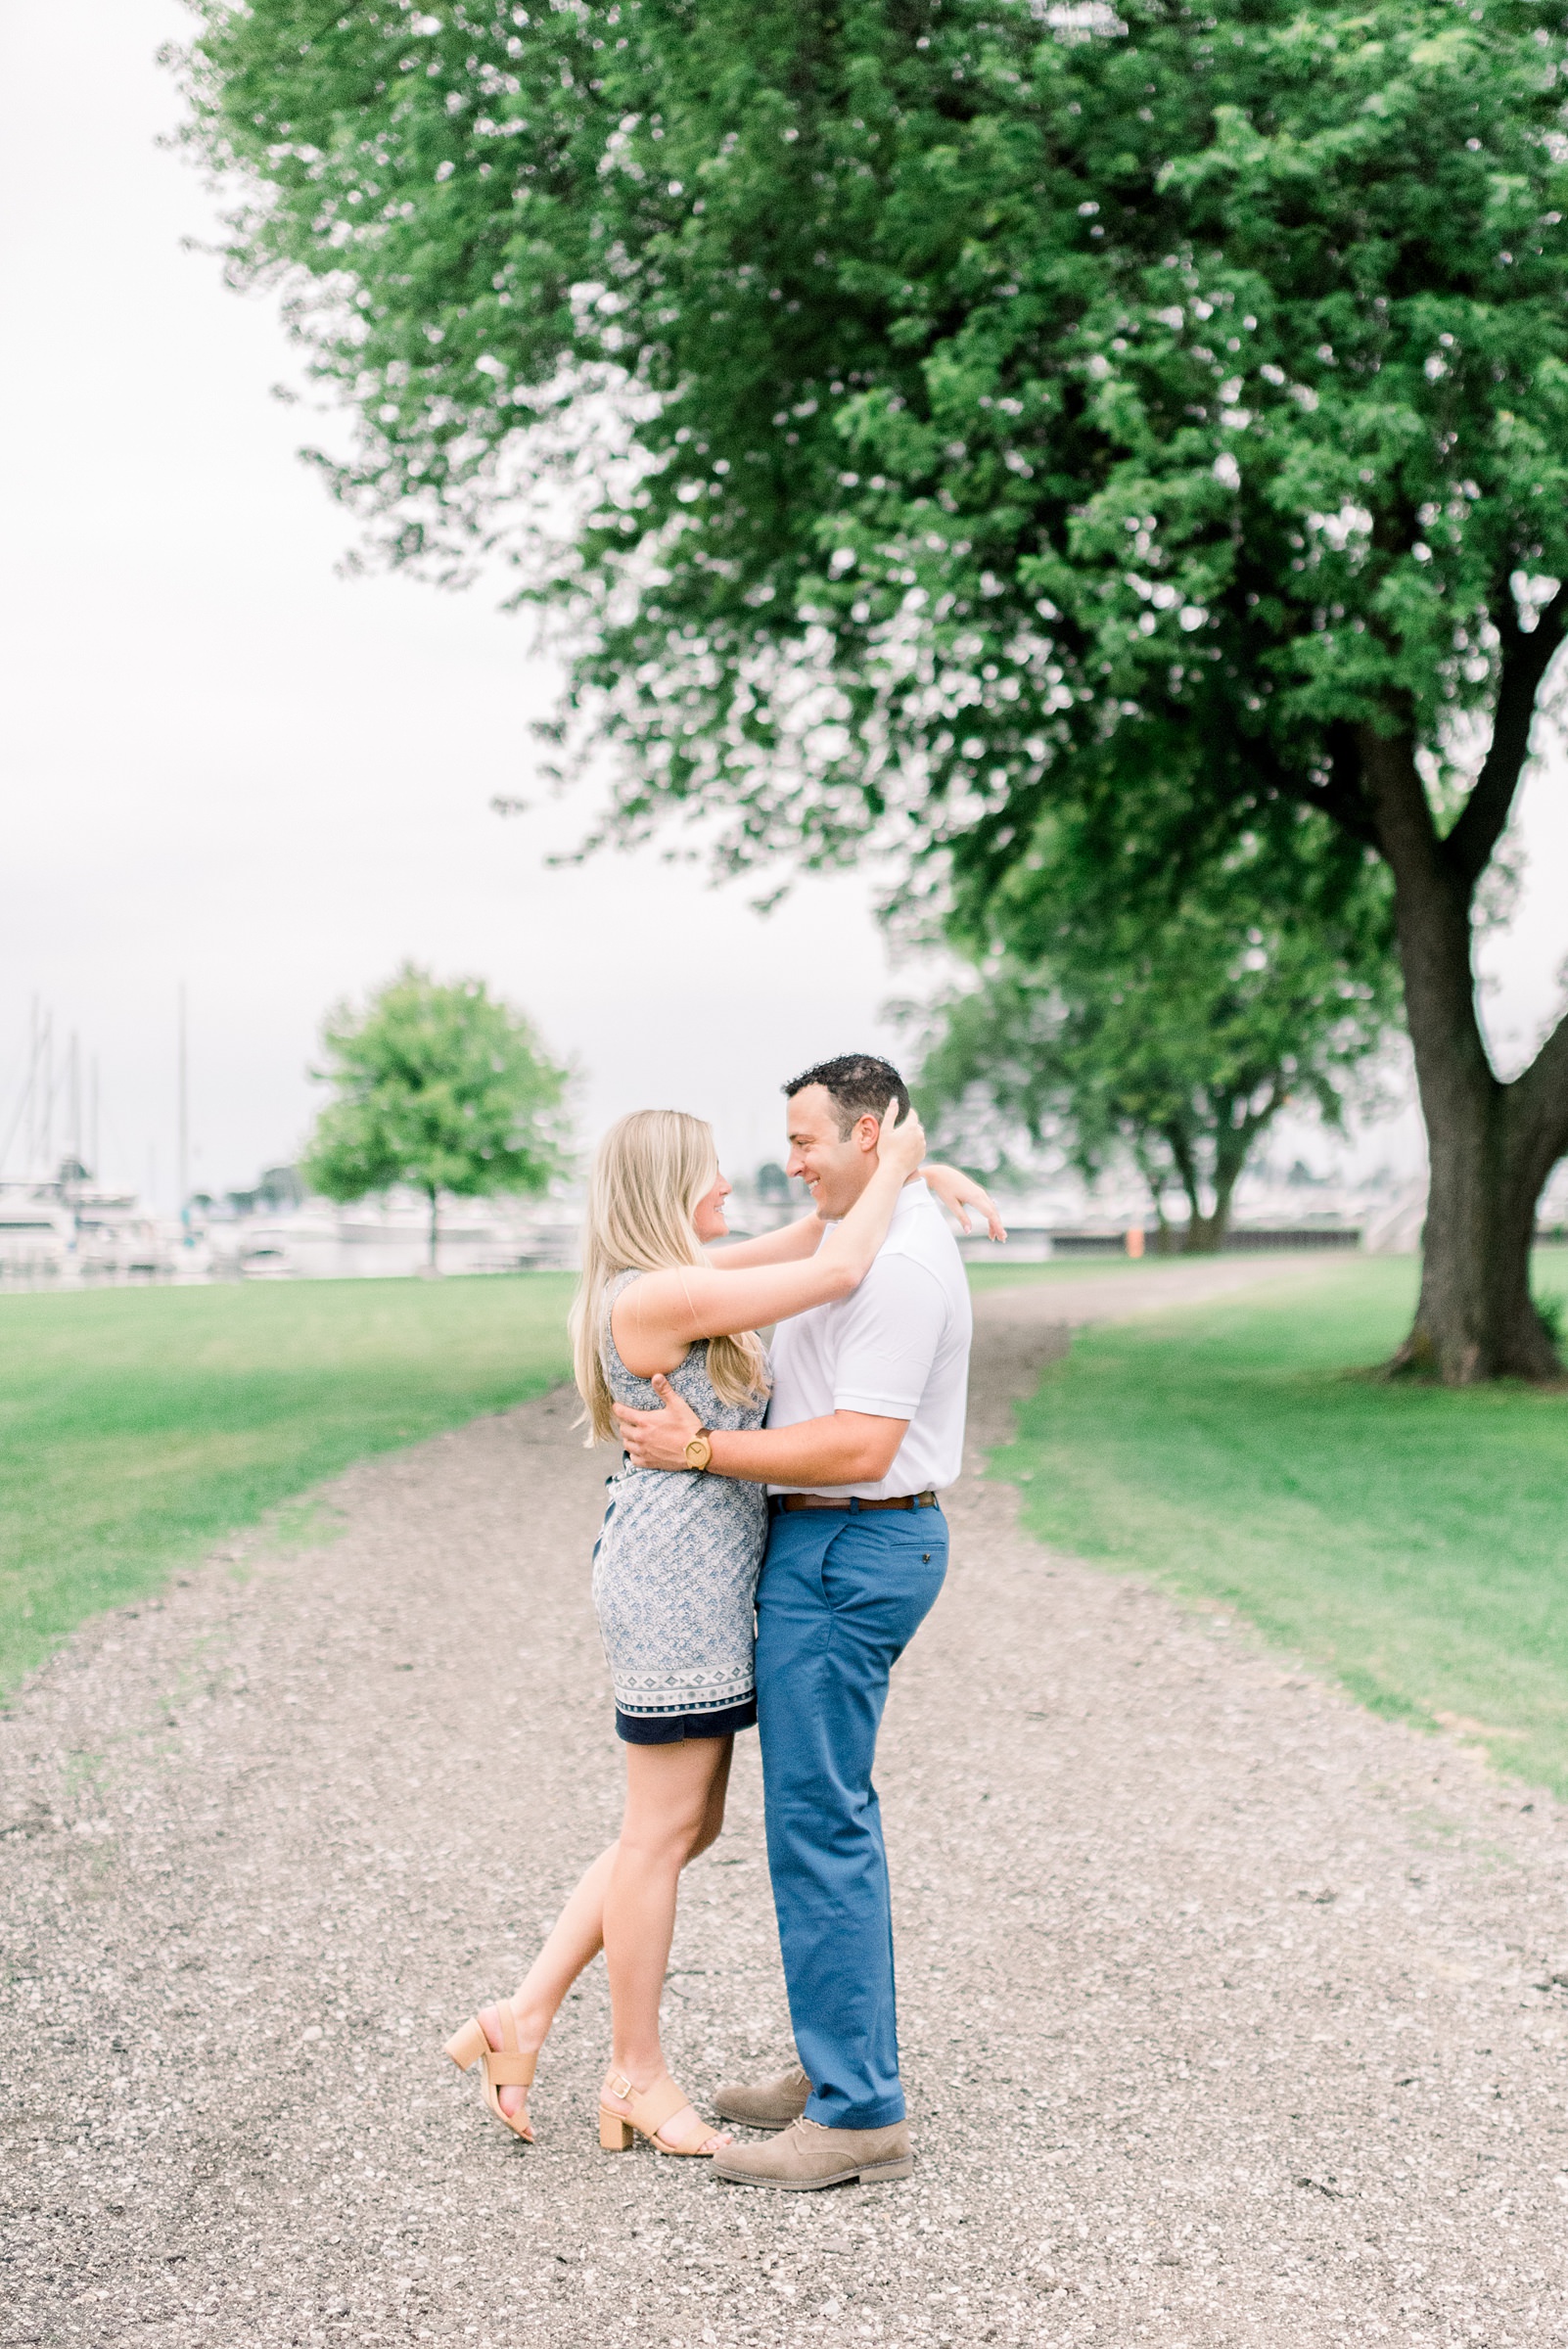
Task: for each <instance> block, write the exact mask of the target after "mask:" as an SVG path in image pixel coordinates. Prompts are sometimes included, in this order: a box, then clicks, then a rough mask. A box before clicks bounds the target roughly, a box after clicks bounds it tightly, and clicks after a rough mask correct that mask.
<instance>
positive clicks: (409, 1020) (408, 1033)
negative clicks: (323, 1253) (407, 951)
mask: <svg viewBox="0 0 1568 2349" xmlns="http://www.w3.org/2000/svg"><path fill="white" fill-rule="evenodd" d="M323 1042H324V1044H325V1047H326V1059H327V1066H326V1068H325V1069H324V1070H323V1071H322V1072H321V1076H322V1081H323V1082H326V1083H330V1084H331V1085H332V1086H333V1088H334V1090H335V1093H336V1096H337V1097H336V1099H335V1100H333V1101H331V1102H330V1103H329V1104H328V1106H327V1107H326V1108H325V1109H324V1110H323V1111H322V1113H321V1116H320V1118H319V1119H318V1120H317V1123H316V1129H315V1132H314V1134H313V1136H312V1137H311V1142H310V1147H309V1149H308V1150H307V1152H306V1153H305V1157H304V1160H303V1163H302V1167H301V1172H302V1173H303V1174H304V1176H305V1179H306V1181H307V1182H309V1183H310V1184H311V1185H312V1186H313V1187H314V1188H315V1189H316V1190H318V1191H322V1192H324V1193H325V1194H326V1196H327V1197H328V1198H329V1199H362V1198H364V1197H365V1195H366V1194H367V1193H368V1192H371V1191H384V1190H388V1189H390V1188H391V1187H392V1184H394V1183H408V1184H411V1185H412V1186H413V1187H414V1188H416V1189H418V1190H421V1191H423V1192H424V1193H425V1195H426V1197H427V1198H428V1199H429V1200H430V1202H431V1246H432V1252H433V1254H434V1250H435V1242H436V1214H437V1203H438V1199H439V1197H440V1194H441V1193H442V1192H443V1191H446V1192H454V1193H456V1194H457V1195H458V1196H460V1197H469V1198H472V1197H476V1196H482V1195H490V1194H493V1193H496V1192H500V1191H533V1192H538V1191H542V1190H544V1189H545V1188H546V1187H547V1186H548V1184H549V1183H550V1181H551V1180H552V1178H553V1177H554V1176H555V1175H556V1174H560V1173H562V1172H563V1171H564V1168H565V1165H566V1134H565V1127H564V1121H563V1118H562V1115H561V1104H562V1097H563V1093H564V1090H565V1084H566V1073H565V1071H564V1070H562V1069H559V1068H557V1067H556V1066H555V1065H554V1063H553V1062H552V1061H551V1060H550V1059H549V1058H548V1057H547V1056H546V1054H545V1052H544V1050H543V1048H542V1047H541V1045H540V1043H539V1041H538V1038H537V1036H535V1035H534V1033H533V1030H532V1028H531V1027H530V1023H529V1022H528V1021H527V1020H526V1019H525V1018H524V1017H523V1016H522V1014H521V1013H519V1012H515V1011H512V1010H511V1009H509V1008H508V1006H507V1005H506V1004H504V1003H498V1002H496V1001H495V1000H494V999H493V998H492V997H491V996H490V995H489V994H488V993H487V992H486V991H485V989H484V984H483V982H482V981H479V980H475V979H469V980H461V981H459V982H458V983H457V984H456V985H455V986H451V987H443V986H441V985H439V984H438V982H437V981H436V980H434V979H432V978H431V977H430V975H429V974H428V973H427V972H425V971H421V970H417V969H415V967H414V966H413V965H412V964H405V965H404V966H403V968H402V969H401V970H400V971H399V972H398V973H397V976H396V977H395V978H394V979H392V980H391V981H390V982H389V983H388V985H387V986H385V987H384V988H382V989H381V990H379V991H378V992H377V993H376V994H375V995H373V996H372V997H371V1000H370V1002H369V1004H368V1006H367V1007H366V1009H365V1010H364V1011H363V1012H362V1013H356V1012H354V1011H353V1010H352V1009H351V1008H350V1007H349V1006H347V1005H343V1006H341V1007H340V1008H339V1009H338V1010H337V1011H336V1012H334V1013H333V1014H332V1016H331V1017H330V1018H329V1020H328V1021H327V1023H326V1026H325V1029H324V1031H323Z"/></svg>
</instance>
